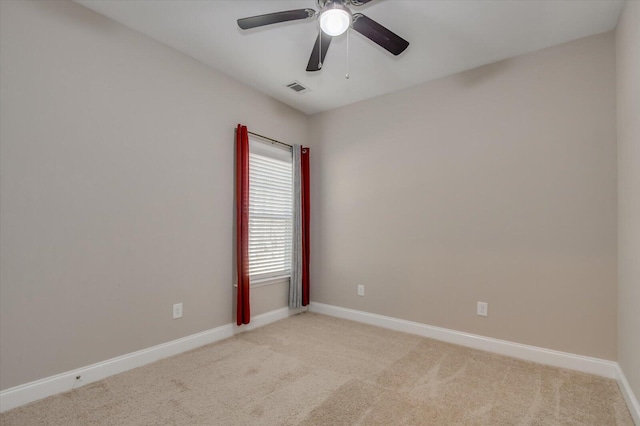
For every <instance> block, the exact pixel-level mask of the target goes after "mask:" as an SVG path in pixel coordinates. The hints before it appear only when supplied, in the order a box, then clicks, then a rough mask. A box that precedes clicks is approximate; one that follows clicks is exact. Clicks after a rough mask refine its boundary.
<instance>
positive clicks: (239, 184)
mask: <svg viewBox="0 0 640 426" xmlns="http://www.w3.org/2000/svg"><path fill="white" fill-rule="evenodd" d="M236 263H237V264H236V267H237V275H238V300H237V310H236V316H237V324H238V325H242V324H249V321H250V320H251V309H250V306H249V287H250V285H249V135H248V133H247V126H242V125H240V124H238V128H237V129H236Z"/></svg>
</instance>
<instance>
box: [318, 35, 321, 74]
mask: <svg viewBox="0 0 640 426" xmlns="http://www.w3.org/2000/svg"><path fill="white" fill-rule="evenodd" d="M320 68H322V30H320V36H319V39H318V69H320Z"/></svg>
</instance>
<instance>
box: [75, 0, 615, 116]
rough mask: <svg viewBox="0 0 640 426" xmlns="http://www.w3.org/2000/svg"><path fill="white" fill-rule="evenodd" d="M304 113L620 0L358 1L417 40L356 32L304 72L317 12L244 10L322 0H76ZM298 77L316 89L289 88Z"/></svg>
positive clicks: (606, 26)
mask: <svg viewBox="0 0 640 426" xmlns="http://www.w3.org/2000/svg"><path fill="white" fill-rule="evenodd" d="M76 1H77V2H78V3H80V4H83V5H85V6H87V7H89V8H91V9H93V10H95V11H97V12H99V13H101V14H103V15H106V16H108V17H109V18H112V19H114V20H115V21H118V22H120V23H122V24H124V25H126V26H128V27H130V28H133V29H135V30H137V31H139V32H141V33H143V34H145V35H147V36H149V37H152V38H154V39H156V40H159V41H161V42H163V43H165V44H167V45H169V46H172V47H173V48H175V49H177V50H180V51H182V52H184V53H186V54H188V55H190V56H192V57H194V58H196V59H197V60H199V61H201V62H204V63H205V64H207V65H209V66H211V67H212V68H215V69H217V70H219V71H222V72H223V73H225V74H228V75H231V76H233V77H234V78H236V79H238V80H239V81H241V82H243V83H245V84H247V85H249V86H251V87H254V88H256V89H257V90H259V91H261V92H263V93H266V94H267V95H269V96H272V97H274V98H276V99H279V100H280V101H282V102H284V103H286V104H288V105H291V106H292V107H294V108H296V109H298V110H300V111H303V112H305V113H307V114H313V113H316V112H320V111H324V110H328V109H331V108H336V107H339V106H343V105H347V104H350V103H353V102H357V101H360V100H363V99H367V98H371V97H374V96H378V95H382V94H384V93H389V92H393V91H396V90H399V89H403V88H407V87H410V86H413V85H416V84H419V83H423V82H425V81H429V80H433V79H436V78H439V77H443V76H446V75H450V74H453V73H456V72H460V71H463V70H467V69H471V68H475V67H478V66H480V65H484V64H488V63H491V62H495V61H498V60H501V59H505V58H509V57H513V56H516V55H520V54H523V53H527V52H531V51H534V50H538V49H542V48H544V47H548V46H552V45H555V44H559V43H563V42H566V41H569V40H574V39H577V38H580V37H586V36H588V35H592V34H597V33H601V32H605V31H609V30H612V29H613V28H615V26H616V23H617V20H618V16H619V15H620V12H621V10H622V6H623V0H424V1H420V0H373V1H372V2H370V3H368V4H367V5H365V6H360V7H352V10H353V11H354V12H355V11H358V12H361V13H363V14H365V15H366V16H368V17H370V18H371V19H374V20H376V21H378V22H379V23H380V24H382V25H384V26H386V27H387V28H389V29H390V30H391V31H393V32H395V33H397V34H398V35H400V36H401V37H403V38H405V39H406V40H408V41H409V42H410V43H411V44H410V45H409V47H408V49H407V50H406V51H405V52H404V53H402V54H401V55H400V56H398V57H394V56H393V55H391V54H390V53H388V52H387V51H386V50H384V49H382V48H381V47H379V46H378V45H376V44H375V43H373V42H372V41H370V40H369V39H367V38H365V37H363V36H362V35H360V34H358V33H356V32H355V31H352V32H351V35H350V38H349V61H348V64H349V73H350V78H349V79H346V78H345V73H346V72H347V39H346V35H342V36H339V37H335V38H334V40H333V41H332V43H331V46H330V47H329V51H328V53H327V57H326V59H325V63H324V66H323V69H322V70H321V71H318V72H306V71H305V68H306V65H307V62H308V60H309V55H310V54H311V49H312V47H313V44H314V42H315V39H316V37H317V35H318V29H317V24H316V22H315V20H314V19H309V20H304V21H295V22H287V23H282V24H275V25H270V26H266V27H262V28H257V29H253V30H248V31H243V30H240V29H239V28H238V26H237V24H236V20H237V19H238V18H244V17H248V16H254V15H260V14H264V13H271V12H278V11H282V10H289V9H301V8H313V9H316V10H317V9H318V8H317V5H316V2H315V0H242V1H240V0H126V1H124V0H76ZM294 80H297V81H299V82H301V83H302V84H304V85H305V86H307V87H308V88H309V89H310V90H309V91H307V92H302V93H295V92H293V91H292V90H291V89H288V88H287V87H285V85H286V84H288V83H290V82H292V81H294Z"/></svg>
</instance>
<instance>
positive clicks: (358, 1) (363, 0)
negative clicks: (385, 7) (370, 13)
mask: <svg viewBox="0 0 640 426" xmlns="http://www.w3.org/2000/svg"><path fill="white" fill-rule="evenodd" d="M370 1H371V0H349V3H351V5H352V6H362V5H363V4H367V3H369V2H370Z"/></svg>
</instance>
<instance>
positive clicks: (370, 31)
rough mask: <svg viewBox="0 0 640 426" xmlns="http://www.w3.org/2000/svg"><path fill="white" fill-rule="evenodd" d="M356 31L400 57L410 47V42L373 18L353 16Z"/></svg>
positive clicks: (361, 15)
mask: <svg viewBox="0 0 640 426" xmlns="http://www.w3.org/2000/svg"><path fill="white" fill-rule="evenodd" d="M352 27H353V29H354V30H356V31H357V32H359V33H360V34H362V35H363V36H365V37H366V38H368V39H369V40H371V41H373V42H374V43H376V44H378V45H379V46H381V47H383V48H385V49H387V50H388V51H389V52H391V53H393V54H394V55H396V56H397V55H399V54H401V53H402V52H404V50H405V49H406V48H407V47H408V46H409V42H408V41H407V40H405V39H403V38H402V37H400V36H399V35H397V34H396V33H394V32H393V31H391V30H389V29H388V28H385V27H383V26H382V25H380V24H378V23H377V22H376V21H374V20H373V19H371V18H367V17H366V16H364V15H363V14H362V13H354V14H353V24H352Z"/></svg>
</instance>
